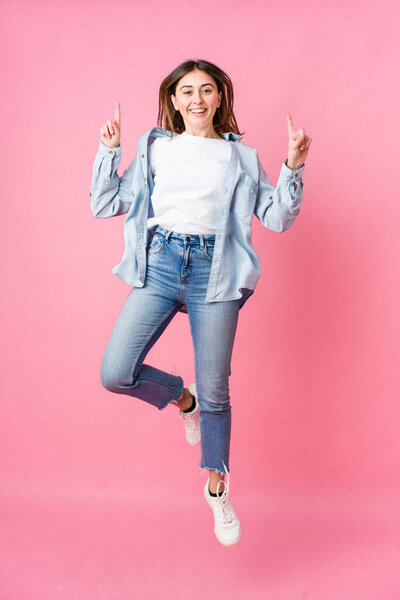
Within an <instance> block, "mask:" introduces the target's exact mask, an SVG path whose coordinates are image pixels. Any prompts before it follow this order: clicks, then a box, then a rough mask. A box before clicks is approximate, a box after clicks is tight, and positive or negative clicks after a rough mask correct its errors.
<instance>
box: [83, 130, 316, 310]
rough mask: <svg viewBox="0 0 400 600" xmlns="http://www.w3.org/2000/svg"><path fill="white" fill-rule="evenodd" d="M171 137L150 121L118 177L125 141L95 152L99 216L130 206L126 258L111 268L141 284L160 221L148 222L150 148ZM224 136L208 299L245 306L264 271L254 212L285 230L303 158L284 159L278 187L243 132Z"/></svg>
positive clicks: (295, 205)
mask: <svg viewBox="0 0 400 600" xmlns="http://www.w3.org/2000/svg"><path fill="white" fill-rule="evenodd" d="M174 135H180V134H176V133H174ZM170 136H171V132H169V131H167V130H166V129H164V128H162V127H153V128H152V129H150V130H149V131H147V132H146V133H144V134H143V135H141V136H140V138H139V140H138V144H137V154H136V157H135V158H134V160H133V161H132V162H131V163H130V165H129V167H128V168H127V169H126V170H125V171H124V173H123V175H122V176H121V177H120V176H119V175H118V174H117V169H118V166H119V163H120V160H121V146H118V147H117V148H108V147H107V146H105V145H104V144H103V143H102V142H101V141H100V142H99V149H98V151H97V154H96V156H95V159H94V164H93V170H92V181H91V187H90V196H91V199H90V207H91V210H92V212H93V214H94V216H95V217H97V218H99V219H106V218H108V217H115V216H117V215H122V214H124V213H127V215H126V217H125V221H124V238H125V250H124V253H123V256H122V261H121V262H120V264H118V265H116V266H115V267H113V269H112V272H113V274H114V275H116V276H117V277H120V278H121V279H123V280H124V281H126V283H128V284H130V285H132V286H135V287H143V285H144V281H145V277H146V264H147V247H148V245H149V243H150V241H151V238H152V236H153V234H154V231H155V228H152V229H148V228H147V219H148V217H153V216H154V210H153V206H152V203H151V194H152V191H153V188H154V181H153V177H152V174H151V171H150V168H149V162H148V152H147V149H148V146H149V145H150V144H151V143H153V142H154V140H155V139H156V138H157V137H170ZM222 136H223V137H224V138H225V139H226V140H227V141H228V142H229V143H230V145H231V149H232V150H231V156H230V160H229V163H228V167H227V171H226V175H225V180H224V184H223V188H222V193H221V195H220V196H219V198H216V202H217V210H216V214H217V220H216V234H215V244H214V254H213V260H212V264H211V270H210V276H209V281H208V288H207V293H206V298H205V300H206V302H222V301H226V300H234V299H237V298H240V301H239V306H240V308H242V306H243V304H244V303H245V302H246V300H247V299H248V298H249V297H250V296H251V295H252V294H253V293H254V290H255V287H256V284H257V281H258V278H259V277H260V274H261V268H260V261H259V258H258V255H257V254H256V252H255V250H254V248H253V246H252V241H251V227H252V219H253V215H255V216H256V217H257V218H258V219H259V221H260V222H261V223H262V224H263V225H264V227H266V228H267V229H269V230H271V231H275V232H277V233H282V232H284V231H286V230H287V229H289V227H291V226H292V225H293V223H294V221H295V218H296V216H297V215H298V213H299V211H300V204H301V202H302V199H303V181H302V173H303V170H304V167H305V165H302V166H301V167H300V168H299V169H296V170H292V169H289V168H288V167H287V165H286V162H287V161H285V162H284V163H283V164H282V167H281V172H280V175H279V178H278V182H277V185H276V188H275V187H274V186H273V185H271V182H270V180H269V179H268V176H267V174H266V173H265V171H264V169H263V167H262V165H261V162H260V160H259V158H258V153H257V149H256V148H252V147H250V146H247V145H246V144H244V143H243V142H240V141H239V140H240V139H241V137H242V136H240V135H238V134H235V133H232V132H228V133H223V134H222ZM188 233H194V232H188ZM180 312H185V313H187V307H186V306H185V305H183V306H181V308H180Z"/></svg>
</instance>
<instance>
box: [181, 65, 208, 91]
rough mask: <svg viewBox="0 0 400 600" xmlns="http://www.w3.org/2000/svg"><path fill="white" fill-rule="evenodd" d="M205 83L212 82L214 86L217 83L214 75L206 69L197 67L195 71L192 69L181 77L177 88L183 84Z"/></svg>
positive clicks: (197, 84) (196, 84)
mask: <svg viewBox="0 0 400 600" xmlns="http://www.w3.org/2000/svg"><path fill="white" fill-rule="evenodd" d="M204 83H211V84H213V85H214V86H215V85H216V82H215V79H214V77H212V76H211V75H209V74H208V73H205V72H204V71H200V69H196V70H195V71H190V72H189V73H186V75H184V76H183V77H181V78H180V80H179V81H178V85H177V88H178V89H179V88H180V87H181V86H182V85H191V86H199V85H202V84H204Z"/></svg>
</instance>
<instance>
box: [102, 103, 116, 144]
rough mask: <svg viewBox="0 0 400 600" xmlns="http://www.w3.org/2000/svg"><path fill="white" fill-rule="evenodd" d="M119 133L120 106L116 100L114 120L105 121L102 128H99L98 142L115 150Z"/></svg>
mask: <svg viewBox="0 0 400 600" xmlns="http://www.w3.org/2000/svg"><path fill="white" fill-rule="evenodd" d="M120 133H121V106H120V103H119V101H118V100H117V102H116V105H115V116H114V119H112V120H111V119H110V120H109V121H106V122H105V123H104V125H103V127H100V140H101V141H102V142H103V144H104V145H105V146H107V147H108V148H117V147H118V146H119V145H120Z"/></svg>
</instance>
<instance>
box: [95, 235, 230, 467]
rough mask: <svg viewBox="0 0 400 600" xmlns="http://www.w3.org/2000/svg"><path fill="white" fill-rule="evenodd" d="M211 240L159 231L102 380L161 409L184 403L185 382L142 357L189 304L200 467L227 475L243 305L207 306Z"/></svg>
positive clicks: (122, 316)
mask: <svg viewBox="0 0 400 600" xmlns="http://www.w3.org/2000/svg"><path fill="white" fill-rule="evenodd" d="M214 242H215V235H211V236H204V235H201V234H198V235H194V234H183V233H178V232H174V231H171V230H168V229H165V228H163V227H161V226H160V225H158V226H157V228H156V230H155V233H154V237H153V239H152V241H151V243H150V245H149V247H148V250H147V253H148V254H147V269H146V279H145V283H144V286H143V287H134V288H132V290H131V292H130V294H129V296H128V298H127V300H126V302H125V304H124V306H123V308H122V310H121V312H120V314H119V317H118V319H117V321H116V323H115V326H114V329H113V331H112V333H111V337H110V339H109V341H108V344H107V347H106V350H105V353H104V356H103V360H102V364H101V382H102V384H103V386H104V387H105V388H106V389H107V390H109V391H111V392H115V393H117V394H126V395H128V396H133V397H134V398H139V399H140V400H144V401H145V402H148V403H149V404H152V405H153V406H155V407H157V408H158V409H159V410H162V409H163V408H165V407H166V406H167V405H168V404H169V403H170V402H172V401H177V400H179V398H180V396H181V395H182V392H183V387H184V383H183V379H182V378H181V377H179V376H178V375H173V374H171V373H167V372H165V371H161V370H160V369H157V368H155V367H153V366H151V365H148V364H143V360H144V359H145V357H146V354H147V353H148V352H149V350H150V348H152V346H153V345H154V344H155V342H156V341H157V340H158V338H159V337H160V336H161V334H162V332H163V331H164V330H165V329H166V327H167V325H168V324H169V323H170V322H171V321H172V319H173V317H174V316H175V315H176V313H177V312H178V309H179V307H180V306H181V304H183V303H185V304H186V307H187V314H188V317H189V323H190V331H191V335H192V341H193V347H194V357H195V377H196V390H197V394H198V402H199V412H200V431H201V460H200V462H199V466H200V469H213V470H216V471H219V472H220V473H222V474H225V472H226V470H227V471H229V448H230V437H231V405H230V396H229V376H230V374H231V356H232V350H233V343H234V338H235V333H236V326H237V322H238V313H239V300H229V301H223V302H206V301H205V296H206V290H207V285H208V278H209V273H210V269H211V263H212V257H213V251H214ZM171 352H173V349H171ZM224 464H225V465H226V469H225V468H224Z"/></svg>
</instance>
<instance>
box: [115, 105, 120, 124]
mask: <svg viewBox="0 0 400 600" xmlns="http://www.w3.org/2000/svg"><path fill="white" fill-rule="evenodd" d="M115 120H116V121H117V123H118V127H120V126H121V105H120V102H119V100H117V102H116V104H115Z"/></svg>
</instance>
